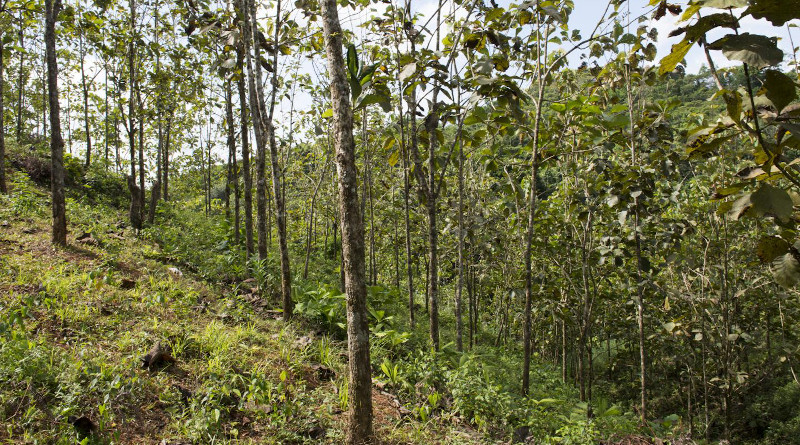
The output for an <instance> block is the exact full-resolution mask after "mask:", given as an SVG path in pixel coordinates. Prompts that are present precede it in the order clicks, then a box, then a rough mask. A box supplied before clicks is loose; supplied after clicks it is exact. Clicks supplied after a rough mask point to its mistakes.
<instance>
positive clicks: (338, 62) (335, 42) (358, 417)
mask: <svg viewBox="0 0 800 445" xmlns="http://www.w3.org/2000/svg"><path fill="white" fill-rule="evenodd" d="M320 4H321V7H322V22H323V31H324V34H325V49H326V53H327V59H328V75H329V76H330V81H331V103H332V105H333V120H334V122H333V125H334V135H335V145H336V169H337V172H338V174H339V184H338V185H339V187H338V189H339V190H338V192H339V193H338V194H339V213H340V215H341V230H342V256H343V259H344V275H345V293H346V295H347V349H348V354H349V358H350V360H349V364H348V377H349V381H350V383H349V386H348V400H349V423H348V426H347V443H348V444H351V445H355V444H364V443H370V442H372V439H373V432H372V378H371V369H370V358H369V324H368V322H367V287H366V281H365V276H364V275H365V270H364V255H365V246H364V224H363V220H362V219H361V209H360V206H359V201H358V171H357V169H356V160H355V140H354V139H353V110H352V108H351V105H350V88H349V86H348V83H347V75H346V74H345V67H344V58H343V56H342V28H341V25H340V23H339V14H338V11H337V9H336V8H337V7H336V0H322V1H321V2H320Z"/></svg>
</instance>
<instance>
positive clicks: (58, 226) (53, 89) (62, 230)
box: [44, 0, 67, 246]
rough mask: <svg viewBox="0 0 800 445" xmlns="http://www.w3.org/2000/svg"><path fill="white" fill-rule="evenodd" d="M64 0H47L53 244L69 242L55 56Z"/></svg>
mask: <svg viewBox="0 0 800 445" xmlns="http://www.w3.org/2000/svg"><path fill="white" fill-rule="evenodd" d="M60 11H61V0H55V1H54V0H45V31H44V41H45V52H46V54H47V91H48V101H49V103H50V129H51V135H50V156H51V158H52V162H53V166H52V173H51V178H50V186H51V191H52V195H53V196H52V201H53V237H52V240H53V244H57V245H61V246H65V245H66V244H67V210H66V201H65V198H64V139H63V138H62V136H61V116H60V113H61V107H60V105H59V103H58V61H57V58H56V21H57V20H58V13H59V12H60Z"/></svg>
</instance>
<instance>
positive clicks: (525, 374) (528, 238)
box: [522, 56, 544, 395]
mask: <svg viewBox="0 0 800 445" xmlns="http://www.w3.org/2000/svg"><path fill="white" fill-rule="evenodd" d="M540 57H541V56H540ZM541 71H542V65H541V61H539V60H537V72H539V73H541ZM538 90H539V91H538V97H537V102H536V111H535V112H536V117H535V120H534V124H533V142H532V143H533V155H532V156H531V180H530V191H529V195H530V196H529V197H528V199H529V201H528V227H527V230H526V234H525V312H524V315H523V317H524V327H523V333H522V348H523V360H522V394H523V395H528V390H529V388H530V370H531V306H532V301H533V276H532V269H531V268H532V262H531V255H532V253H533V237H534V235H535V232H536V227H535V225H534V224H535V216H536V195H537V193H538V190H537V188H536V180H537V178H538V177H539V129H540V125H541V121H542V100H543V99H544V82H543V81H542V80H539V88H538Z"/></svg>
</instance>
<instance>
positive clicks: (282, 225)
mask: <svg viewBox="0 0 800 445" xmlns="http://www.w3.org/2000/svg"><path fill="white" fill-rule="evenodd" d="M252 20H254V21H255V10H253V17H252ZM280 28H281V0H278V2H277V5H276V8H275V36H274V38H275V47H276V48H275V49H274V51H273V53H272V54H273V56H272V81H271V84H272V94H271V97H270V104H269V114H268V115H267V122H266V126H267V131H268V132H269V151H270V160H271V164H272V193H273V194H274V195H275V208H276V210H277V212H276V223H277V225H278V248H279V250H280V256H281V294H282V297H283V318H284V320H287V321H288V320H289V319H290V318H292V313H293V312H294V302H293V301H292V272H291V263H290V262H289V241H288V239H287V238H288V235H287V231H286V203H285V201H284V195H283V191H282V188H283V187H282V183H283V178H282V176H283V173H282V170H281V167H280V165H279V163H278V143H277V141H276V137H275V124H274V122H273V117H274V115H275V102H276V97H277V94H278V49H277V46H278V41H279V38H280ZM253 30H254V31H255V30H256V27H255V24H254V25H253ZM255 52H256V57H257V58H258V57H259V52H260V51H259V43H258V41H257V40H256V42H255ZM259 79H260V77H259Z"/></svg>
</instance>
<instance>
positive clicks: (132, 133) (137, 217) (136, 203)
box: [128, 0, 142, 230]
mask: <svg viewBox="0 0 800 445" xmlns="http://www.w3.org/2000/svg"><path fill="white" fill-rule="evenodd" d="M129 7H130V27H131V30H130V31H131V40H130V43H129V45H128V74H129V76H130V82H129V83H128V85H129V89H130V94H129V99H128V145H129V147H128V148H129V149H130V153H131V156H130V161H131V175H130V176H131V179H130V180H129V181H128V189H129V190H130V192H131V205H130V211H129V215H128V217H129V218H130V221H131V226H132V227H133V228H134V229H135V230H139V229H141V228H142V220H141V208H142V205H141V201H140V200H139V197H140V196H141V193H140V192H141V189H142V187H141V186H137V185H136V139H135V137H136V121H135V120H134V119H135V118H134V110H135V108H134V101H135V97H136V96H135V86H136V65H135V59H136V37H135V35H134V34H135V27H136V5H135V3H134V0H130V2H129ZM139 137H140V138H141V137H142V135H141V134H140V135H139ZM134 192H135V193H134Z"/></svg>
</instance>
